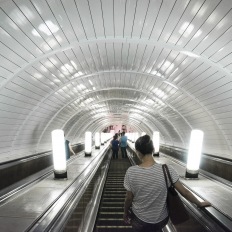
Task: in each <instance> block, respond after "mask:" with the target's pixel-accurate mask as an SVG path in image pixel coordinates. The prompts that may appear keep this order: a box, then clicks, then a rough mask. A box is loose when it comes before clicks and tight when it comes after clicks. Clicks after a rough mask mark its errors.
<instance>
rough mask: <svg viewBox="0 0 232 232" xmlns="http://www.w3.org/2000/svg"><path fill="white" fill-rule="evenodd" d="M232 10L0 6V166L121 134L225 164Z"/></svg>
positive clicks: (86, 0)
mask: <svg viewBox="0 0 232 232" xmlns="http://www.w3.org/2000/svg"><path fill="white" fill-rule="evenodd" d="M231 100H232V1H231V0H162V1H161V0H14V1H13V0H0V118H1V124H0V136H1V140H0V161H3V160H7V159H12V158H15V157H18V156H24V155H27V154H31V153H34V152H40V151H45V150H50V149H51V135H50V134H51V131H52V130H53V129H57V128H62V129H64V130H65V133H66V135H67V136H68V138H69V139H70V140H71V142H72V143H76V142H78V141H80V140H82V138H83V135H84V132H85V131H86V130H90V131H92V132H95V131H99V130H102V129H103V128H105V127H106V126H107V125H110V124H114V125H115V124H127V125H128V127H130V128H131V129H132V130H138V131H146V132H147V133H148V134H151V133H152V131H154V130H158V131H160V134H161V141H162V143H165V144H168V145H173V146H178V147H183V148H187V147H188V143H189V136H190V132H191V130H192V129H196V128H197V129H201V130H203V131H204V133H205V137H204V146H203V150H204V152H207V153H211V154H217V155H219V156H224V157H229V158H232V152H231V151H232V133H231V131H232V103H231Z"/></svg>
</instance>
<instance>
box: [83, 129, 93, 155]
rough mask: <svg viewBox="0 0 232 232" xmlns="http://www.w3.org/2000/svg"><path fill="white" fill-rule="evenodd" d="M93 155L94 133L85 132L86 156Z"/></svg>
mask: <svg viewBox="0 0 232 232" xmlns="http://www.w3.org/2000/svg"><path fill="white" fill-rule="evenodd" d="M91 153H92V133H91V132H90V131H86V132H85V156H91Z"/></svg>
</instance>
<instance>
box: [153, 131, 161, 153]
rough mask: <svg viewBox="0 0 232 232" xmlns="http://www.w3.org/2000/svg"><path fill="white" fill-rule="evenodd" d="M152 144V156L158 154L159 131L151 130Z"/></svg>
mask: <svg viewBox="0 0 232 232" xmlns="http://www.w3.org/2000/svg"><path fill="white" fill-rule="evenodd" d="M152 140H153V145H154V148H155V150H154V154H153V155H154V156H159V147H160V134H159V131H154V132H153V139H152Z"/></svg>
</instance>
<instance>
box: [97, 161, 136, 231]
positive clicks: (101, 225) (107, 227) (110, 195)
mask: <svg viewBox="0 0 232 232" xmlns="http://www.w3.org/2000/svg"><path fill="white" fill-rule="evenodd" d="M130 166H131V164H130V161H129V159H127V158H126V159H120V158H119V159H112V160H111V163H110V167H109V171H108V175H107V179H106V183H105V187H104V190H103V194H102V199H101V203H100V206H99V211H98V215H97V219H96V223H95V227H94V230H93V231H94V232H114V231H115V232H116V231H117V232H124V231H125V232H130V231H132V227H131V226H130V225H127V224H125V223H124V221H123V207H124V200H125V194H126V190H125V188H124V187H123V181H124V176H125V173H126V170H127V169H128V168H129V167H130Z"/></svg>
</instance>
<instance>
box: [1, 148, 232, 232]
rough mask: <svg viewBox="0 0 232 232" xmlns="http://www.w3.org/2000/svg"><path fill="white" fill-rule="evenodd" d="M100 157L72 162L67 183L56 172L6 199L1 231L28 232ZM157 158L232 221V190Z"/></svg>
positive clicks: (76, 159)
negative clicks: (194, 177)
mask: <svg viewBox="0 0 232 232" xmlns="http://www.w3.org/2000/svg"><path fill="white" fill-rule="evenodd" d="M98 155H99V150H94V151H93V152H92V156H90V157H85V156H84V154H82V155H80V156H77V157H76V158H74V159H73V160H70V161H69V162H68V167H67V172H68V179H67V180H54V174H53V173H52V174H50V175H49V176H48V177H46V178H45V179H43V180H41V181H39V182H38V183H36V184H34V185H32V186H30V188H27V189H25V190H23V191H22V192H20V193H19V194H15V195H12V196H11V197H9V198H8V199H6V200H2V201H1V202H0V231H1V232H22V231H26V230H27V229H28V228H29V227H30V225H31V224H32V223H33V222H34V221H35V220H36V219H37V218H38V217H40V215H41V214H42V213H43V212H44V211H45V210H46V209H47V208H48V207H50V204H51V202H53V201H54V200H55V199H56V198H58V197H60V196H61V195H62V193H63V191H64V190H65V189H66V188H67V186H68V185H70V184H71V183H72V182H73V180H74V179H76V178H77V177H78V176H80V174H81V173H83V172H84V171H85V170H86V169H88V167H89V166H90V165H91V163H93V162H94V160H95V158H96V157H97V156H98ZM154 159H155V160H156V162H158V163H167V164H170V165H172V166H173V167H174V168H175V169H176V170H177V172H178V173H179V175H180V181H182V182H183V183H184V184H185V185H186V186H187V187H188V188H189V189H191V190H192V191H193V192H195V193H197V195H198V196H200V197H201V198H203V199H205V200H208V201H209V202H211V203H212V205H213V207H215V208H217V209H218V210H219V211H221V212H223V213H224V214H225V215H227V216H228V217H229V218H230V219H231V220H232V188H230V187H229V186H227V185H224V184H223V183H220V182H218V181H215V180H213V179H208V178H206V177H205V176H203V175H199V179H198V180H186V179H185V178H184V175H185V167H184V166H182V165H180V164H179V163H175V162H173V161H172V160H170V159H168V158H167V157H165V156H162V154H161V155H160V157H155V158H154ZM78 178H79V177H78ZM80 178H81V177H80ZM79 181H81V180H79Z"/></svg>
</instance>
